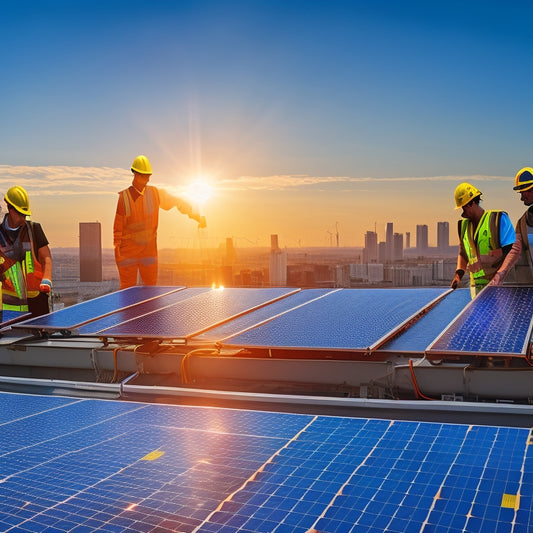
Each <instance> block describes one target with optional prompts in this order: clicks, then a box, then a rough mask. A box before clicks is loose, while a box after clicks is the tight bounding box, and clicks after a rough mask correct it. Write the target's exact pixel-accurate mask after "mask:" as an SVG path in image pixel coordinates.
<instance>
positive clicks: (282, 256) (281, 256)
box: [269, 235, 287, 287]
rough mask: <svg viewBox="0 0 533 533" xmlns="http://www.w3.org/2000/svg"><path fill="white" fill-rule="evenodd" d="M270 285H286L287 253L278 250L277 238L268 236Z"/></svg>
mask: <svg viewBox="0 0 533 533" xmlns="http://www.w3.org/2000/svg"><path fill="white" fill-rule="evenodd" d="M269 267H270V268H269V277H270V285H271V286H272V287H285V286H286V285H287V252H285V251H283V250H280V248H279V245H278V236H277V235H271V236H270V265H269Z"/></svg>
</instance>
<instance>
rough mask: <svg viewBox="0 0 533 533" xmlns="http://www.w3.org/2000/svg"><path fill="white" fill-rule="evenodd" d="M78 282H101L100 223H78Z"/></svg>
mask: <svg viewBox="0 0 533 533" xmlns="http://www.w3.org/2000/svg"><path fill="white" fill-rule="evenodd" d="M80 281H81V282H84V281H95V282H97V281H102V229H101V226H100V222H80Z"/></svg>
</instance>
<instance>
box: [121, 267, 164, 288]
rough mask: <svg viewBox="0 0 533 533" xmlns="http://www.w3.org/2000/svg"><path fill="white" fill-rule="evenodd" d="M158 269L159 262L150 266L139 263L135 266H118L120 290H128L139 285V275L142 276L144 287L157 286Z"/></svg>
mask: <svg viewBox="0 0 533 533" xmlns="http://www.w3.org/2000/svg"><path fill="white" fill-rule="evenodd" d="M157 268H158V267H157V261H155V262H154V263H151V264H149V265H144V264H142V263H141V262H139V263H134V264H133V265H120V266H118V275H119V278H120V288H121V289H127V288H128V287H133V286H135V285H137V277H138V275H140V277H141V280H142V282H143V284H144V285H157Z"/></svg>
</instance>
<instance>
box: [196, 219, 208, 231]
mask: <svg viewBox="0 0 533 533" xmlns="http://www.w3.org/2000/svg"><path fill="white" fill-rule="evenodd" d="M198 228H199V229H203V228H207V221H206V220H205V217H204V216H201V217H198Z"/></svg>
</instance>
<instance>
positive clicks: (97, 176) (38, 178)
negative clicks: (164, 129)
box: [0, 165, 131, 196]
mask: <svg viewBox="0 0 533 533" xmlns="http://www.w3.org/2000/svg"><path fill="white" fill-rule="evenodd" d="M130 181H131V174H130V173H129V172H128V171H127V170H124V169H123V168H109V167H69V166H49V167H30V166H11V165H0V190H6V189H7V188H9V187H11V186H12V185H15V184H16V185H21V186H22V187H24V188H26V189H28V191H31V192H32V193H33V194H39V195H42V196H47V195H54V196H57V195H78V194H84V195H86V194H98V195H100V194H116V192H117V191H119V190H121V189H123V188H124V187H125V185H126V184H129V182H130Z"/></svg>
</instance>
